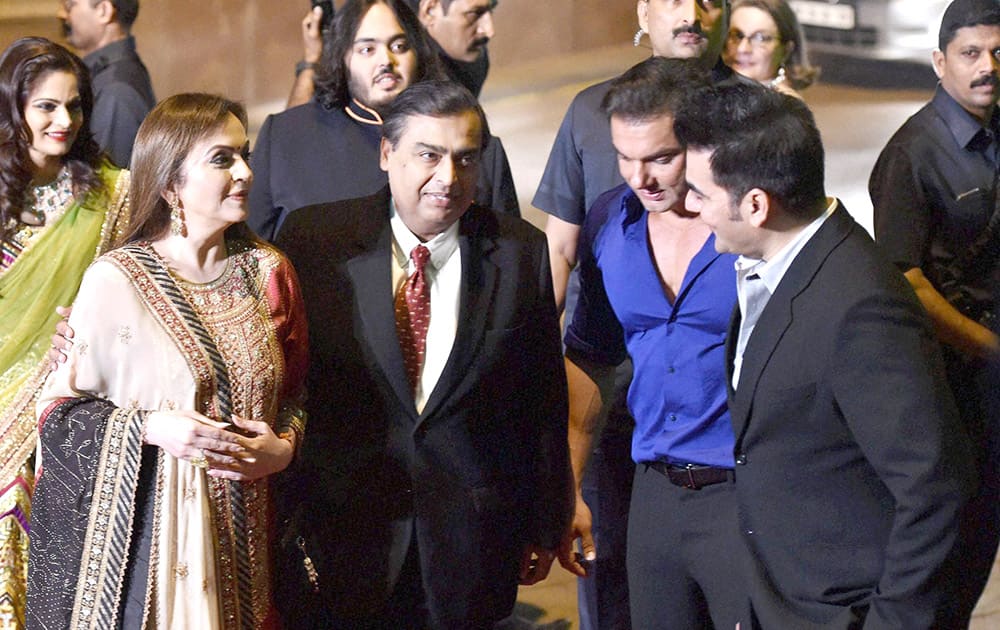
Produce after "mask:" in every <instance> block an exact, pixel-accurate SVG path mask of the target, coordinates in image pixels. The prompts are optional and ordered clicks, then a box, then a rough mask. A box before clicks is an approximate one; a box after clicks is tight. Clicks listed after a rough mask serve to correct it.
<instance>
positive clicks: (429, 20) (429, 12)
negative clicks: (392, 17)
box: [417, 0, 444, 28]
mask: <svg viewBox="0 0 1000 630" xmlns="http://www.w3.org/2000/svg"><path fill="white" fill-rule="evenodd" d="M442 14H444V7H442V6H441V2H440V0H420V4H419V5H418V6H417V19H419V20H420V23H421V24H423V25H424V28H427V27H428V26H430V25H431V24H433V23H434V20H435V19H436V18H438V17H440V16H441V15H442Z"/></svg>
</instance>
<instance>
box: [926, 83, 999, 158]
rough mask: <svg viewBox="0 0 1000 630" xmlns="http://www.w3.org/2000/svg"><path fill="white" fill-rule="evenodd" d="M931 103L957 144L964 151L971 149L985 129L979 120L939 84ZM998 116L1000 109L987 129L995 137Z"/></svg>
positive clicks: (994, 113)
mask: <svg viewBox="0 0 1000 630" xmlns="http://www.w3.org/2000/svg"><path fill="white" fill-rule="evenodd" d="M931 102H932V103H933V105H934V109H935V110H936V111H937V113H938V115H939V116H941V118H942V119H943V120H944V124H945V125H946V126H947V127H948V130H949V131H951V135H952V136H953V137H954V138H955V142H957V143H958V145H959V146H960V147H962V148H963V149H967V148H969V145H970V144H971V143H972V142H973V141H974V140H975V139H976V137H977V136H979V134H980V133H981V132H982V131H983V129H984V127H983V125H982V124H981V123H980V122H979V120H978V119H977V118H976V117H975V116H973V115H972V114H970V113H969V112H967V111H965V109H964V108H963V107H962V106H961V105H959V104H958V102H957V101H956V100H955V99H953V98H952V97H951V94H948V92H946V91H945V89H944V88H942V87H941V85H940V84H938V86H937V89H936V90H935V91H934V98H933V100H932V101H931ZM998 116H1000V109H998V108H994V111H993V119H992V120H991V121H990V125H989V128H988V129H987V131H988V132H989V133H991V134H993V135H994V136H995V135H996V130H997V128H998Z"/></svg>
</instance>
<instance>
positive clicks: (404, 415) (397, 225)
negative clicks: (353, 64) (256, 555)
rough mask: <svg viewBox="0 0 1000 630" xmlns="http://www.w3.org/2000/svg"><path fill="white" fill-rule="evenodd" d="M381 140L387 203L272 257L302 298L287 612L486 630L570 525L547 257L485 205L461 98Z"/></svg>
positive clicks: (330, 216)
mask: <svg viewBox="0 0 1000 630" xmlns="http://www.w3.org/2000/svg"><path fill="white" fill-rule="evenodd" d="M383 133H384V136H385V137H384V139H383V140H382V144H381V150H380V162H381V166H382V168H383V169H385V170H386V171H387V173H388V178H389V186H388V189H383V190H382V191H381V192H379V193H377V194H375V195H372V196H370V197H365V198H361V199H352V200H347V201H341V202H336V203H331V204H323V205H318V206H313V207H309V208H304V209H302V210H300V211H298V212H295V213H293V214H292V215H291V216H290V217H289V218H288V220H287V221H286V224H285V227H284V228H283V229H282V231H281V234H280V236H279V238H278V245H279V246H280V247H282V248H283V249H285V251H287V252H288V255H289V257H290V258H291V260H292V262H293V263H294V264H295V266H296V268H297V269H298V272H299V274H300V275H301V276H302V277H303V278H305V279H307V281H306V282H304V283H303V297H304V299H305V302H306V305H307V312H308V317H309V321H310V323H311V326H312V330H311V332H310V346H311V367H310V377H309V389H310V399H309V403H308V411H309V415H310V418H311V419H312V420H311V422H310V426H309V438H308V440H307V441H305V442H304V444H303V448H302V453H301V458H300V461H299V465H298V467H297V469H296V470H295V472H294V473H293V476H292V477H291V478H290V479H289V480H288V482H287V483H286V484H285V485H284V487H282V488H280V489H278V490H277V495H276V496H278V497H279V500H281V501H283V507H282V512H283V513H285V514H288V515H291V516H292V519H291V523H290V524H289V525H288V529H287V531H286V533H285V540H286V541H287V542H288V545H287V547H286V551H285V552H282V553H281V554H279V561H284V562H286V566H284V567H283V568H281V569H280V570H279V572H278V575H279V578H278V587H277V588H278V595H277V601H278V603H279V605H280V606H282V607H283V609H284V613H283V614H284V616H285V622H286V626H287V627H291V628H303V627H305V628H309V627H313V628H331V627H332V628H340V627H343V628H352V629H353V628H365V627H375V628H425V627H432V628H455V629H459V628H461V629H468V628H489V627H492V625H493V624H494V623H495V622H496V621H498V620H500V619H502V618H504V617H505V616H507V615H509V614H510V611H511V610H512V608H513V605H514V600H515V597H516V591H517V584H518V583H519V582H520V583H522V584H530V583H533V582H535V581H537V580H540V579H542V578H544V577H545V575H546V574H547V573H548V569H549V566H550V565H551V562H552V559H553V552H554V550H555V549H556V547H557V546H558V543H559V540H560V537H561V536H562V535H563V533H564V531H565V530H566V528H567V527H568V525H569V515H570V511H571V505H572V503H571V496H572V492H571V490H570V472H569V464H568V448H567V442H566V413H567V411H566V404H567V401H566V396H567V394H566V380H565V374H564V371H563V368H562V363H561V361H562V360H561V348H560V343H559V325H558V321H557V318H556V312H555V306H554V301H553V298H552V283H551V277H550V272H549V266H548V257H547V247H546V243H545V238H544V235H543V234H542V233H541V232H540V231H538V230H536V229H535V228H533V227H531V226H530V225H529V224H527V223H525V222H523V221H522V220H520V219H517V218H514V217H510V216H506V215H502V214H499V213H495V212H492V211H490V210H488V209H485V208H482V207H479V206H477V205H474V204H472V199H473V191H474V188H475V181H476V176H477V173H476V172H477V170H478V168H477V167H478V160H479V158H480V155H481V151H482V148H483V145H484V143H485V142H486V140H487V138H488V137H489V130H488V128H487V126H486V120H485V116H484V114H483V112H482V109H481V108H480V107H479V106H478V104H477V103H476V100H475V97H473V96H472V94H470V93H469V92H468V91H467V90H466V89H465V88H463V87H461V86H459V85H457V84H454V83H448V82H436V81H435V82H425V83H419V84H417V85H415V86H413V87H411V88H409V89H408V90H407V91H406V92H404V93H403V94H402V95H400V96H399V97H398V98H396V100H395V102H394V103H393V106H392V108H391V109H390V111H389V112H388V113H387V117H386V121H385V124H384V126H383ZM421 250H424V253H423V254H421V253H420V252H421ZM428 252H429V253H428ZM422 256H429V261H427V262H426V264H427V265H428V266H429V268H428V267H424V268H423V269H424V271H423V272H421V271H420V268H421V265H422V264H423V263H421V262H419V261H420V260H423V258H422ZM421 274H423V280H421V279H419V278H420V275H421ZM422 282H423V283H424V285H425V287H426V289H427V291H428V293H429V307H430V317H429V323H428V324H426V329H425V332H424V333H418V332H417V330H418V328H419V325H418V324H419V323H420V321H422V320H421V316H419V315H413V314H412V312H411V310H410V309H411V308H412V307H411V306H410V303H409V299H410V288H411V286H412V287H418V286H419V285H420V283H422ZM414 291H417V289H416V288H414ZM401 292H403V293H405V295H406V296H407V297H406V300H405V301H403V302H401V301H400V293H401ZM394 294H396V295H397V299H396V306H395V309H394V299H393V295H394ZM418 310H420V309H418ZM406 313H410V315H408V316H406ZM406 322H409V324H407V323H406ZM424 334H425V335H426V336H425V337H423V335H424ZM421 337H423V339H424V342H423V343H425V348H424V349H423V350H421V349H419V347H417V348H416V349H415V351H414V352H413V353H412V355H411V353H410V352H409V351H408V350H409V349H411V347H410V346H409V345H408V344H409V342H410V341H412V340H414V339H419V338H421ZM418 346H419V342H418ZM404 356H408V357H410V359H404ZM414 356H416V357H419V358H418V359H417V360H416V365H415V364H414V361H413V360H412V357H414ZM293 554H294V555H293ZM306 557H308V558H309V563H308V564H310V565H311V566H312V567H313V569H314V570H315V575H314V576H313V577H314V578H315V584H313V583H312V582H310V581H309V579H308V578H309V571H308V569H307V568H306V564H307V563H306Z"/></svg>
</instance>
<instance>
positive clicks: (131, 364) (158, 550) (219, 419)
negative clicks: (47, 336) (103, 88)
mask: <svg viewBox="0 0 1000 630" xmlns="http://www.w3.org/2000/svg"><path fill="white" fill-rule="evenodd" d="M247 146H248V142H247V135H246V114H245V112H244V110H243V108H242V107H241V106H239V105H237V104H235V103H233V102H231V101H227V100H225V99H223V98H220V97H215V96H209V95H204V94H181V95H177V96H174V97H171V98H169V99H167V100H165V101H163V102H161V103H160V104H159V105H157V107H156V108H155V109H154V110H153V111H152V112H151V113H150V114H149V116H148V117H147V118H146V120H145V122H143V124H142V126H141V127H140V129H139V133H138V136H137V138H136V144H135V148H134V150H133V154H132V167H133V188H132V200H131V207H132V212H133V225H132V227H131V229H130V231H129V234H128V235H127V236H126V237H125V239H124V240H125V241H126V242H127V243H128V244H127V245H125V246H124V247H122V248H120V249H117V250H114V251H112V252H111V253H109V254H107V255H105V256H102V257H101V258H100V259H98V260H97V262H95V263H94V265H93V266H92V267H91V268H90V269H89V270H88V271H87V273H86V275H85V276H84V279H83V285H82V286H81V289H80V293H79V296H78V297H77V300H76V302H75V304H74V306H73V313H72V315H71V316H70V320H69V325H70V327H71V328H72V329H73V330H74V332H75V336H74V341H75V343H74V344H73V347H72V350H71V351H70V354H69V358H68V360H67V362H66V364H65V365H64V366H61V367H60V368H59V369H58V370H57V371H56V372H54V373H53V374H52V376H51V377H50V379H49V381H48V382H47V384H46V387H45V389H44V391H43V393H42V395H41V398H40V400H39V402H38V405H37V410H38V413H39V432H40V444H41V464H42V472H41V474H40V476H39V480H38V486H37V490H36V493H35V513H34V516H33V519H32V531H33V537H34V538H33V545H32V552H31V569H30V572H29V601H28V618H29V624H32V625H33V626H35V627H39V628H66V627H70V628H74V629H76V628H113V627H121V628H129V629H132V628H177V629H181V628H185V629H187V628H192V629H193V628H198V629H199V630H201V629H204V630H212V629H256V628H276V627H277V624H278V622H277V617H276V615H275V611H274V606H273V602H272V599H271V575H270V568H271V559H270V557H269V552H270V548H271V545H272V540H271V536H272V532H273V522H274V518H275V515H274V513H273V508H272V501H271V495H270V491H269V484H268V478H269V476H270V475H272V474H274V473H277V472H279V471H281V470H283V469H284V468H285V467H287V466H288V465H289V464H290V463H291V461H292V459H293V456H294V453H295V451H296V448H297V446H298V444H299V443H300V441H301V439H302V432H303V430H304V416H303V414H302V412H301V410H300V406H299V405H300V403H301V402H302V397H303V383H304V377H305V368H306V353H307V346H306V332H305V317H304V311H303V308H302V300H301V296H300V293H299V289H298V281H297V279H296V276H295V273H294V270H293V269H292V267H291V265H290V264H289V263H288V261H287V260H286V259H285V257H284V256H283V255H282V254H281V253H279V252H278V251H277V250H276V249H274V248H273V247H271V246H269V245H267V244H265V243H263V242H261V241H259V240H258V239H257V238H256V237H254V236H253V234H252V233H251V232H250V231H249V230H248V229H247V228H246V226H245V224H244V223H243V221H244V219H245V217H246V200H247V193H248V191H249V187H250V183H251V179H252V174H251V172H250V169H249V167H248V166H247V163H246V151H247ZM81 505H82V506H83V508H80V507H75V506H81ZM64 584H73V585H75V589H66V588H65V587H64ZM67 591H68V592H67Z"/></svg>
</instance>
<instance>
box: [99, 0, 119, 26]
mask: <svg viewBox="0 0 1000 630" xmlns="http://www.w3.org/2000/svg"><path fill="white" fill-rule="evenodd" d="M94 10H95V12H96V13H97V17H98V18H99V19H100V20H101V23H102V24H104V25H105V26H107V25H108V24H112V23H114V22H117V21H118V11H117V10H116V9H115V5H114V4H113V3H112V2H111V0H101V1H100V2H98V3H97V4H96V5H94Z"/></svg>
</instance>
